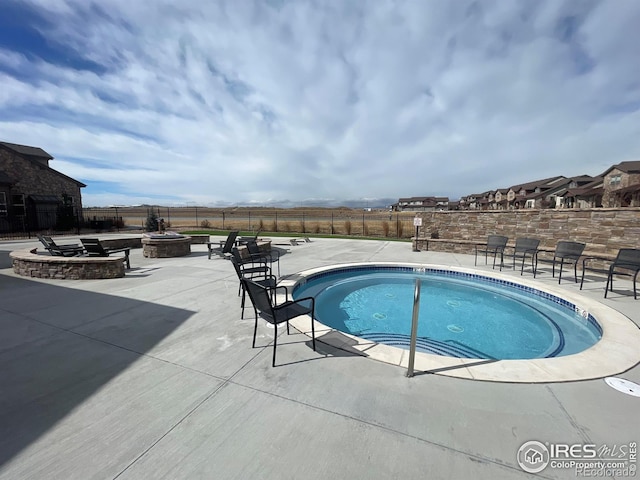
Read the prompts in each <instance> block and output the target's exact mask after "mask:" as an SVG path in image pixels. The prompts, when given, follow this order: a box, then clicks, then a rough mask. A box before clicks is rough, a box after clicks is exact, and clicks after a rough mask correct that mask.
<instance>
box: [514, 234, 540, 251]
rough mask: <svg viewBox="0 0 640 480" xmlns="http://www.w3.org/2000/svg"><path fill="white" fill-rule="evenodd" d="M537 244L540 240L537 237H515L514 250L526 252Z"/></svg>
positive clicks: (536, 247)
mask: <svg viewBox="0 0 640 480" xmlns="http://www.w3.org/2000/svg"><path fill="white" fill-rule="evenodd" d="M539 245H540V240H538V239H537V238H527V237H522V238H516V246H515V251H516V252H528V251H532V250H533V251H535V250H537V249H538V246H539Z"/></svg>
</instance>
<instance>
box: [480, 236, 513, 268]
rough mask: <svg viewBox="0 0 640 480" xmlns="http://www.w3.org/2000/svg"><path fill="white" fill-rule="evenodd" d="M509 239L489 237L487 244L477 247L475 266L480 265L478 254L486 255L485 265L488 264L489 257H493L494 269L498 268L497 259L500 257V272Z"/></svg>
mask: <svg viewBox="0 0 640 480" xmlns="http://www.w3.org/2000/svg"><path fill="white" fill-rule="evenodd" d="M508 241H509V237H504V236H502V235H489V236H488V237H487V243H486V244H484V243H483V244H479V245H476V255H475V262H474V265H478V253H484V264H485V265H486V264H487V257H488V256H489V255H493V268H496V257H497V256H498V255H500V270H502V265H503V263H504V249H505V248H506V246H507V242H508Z"/></svg>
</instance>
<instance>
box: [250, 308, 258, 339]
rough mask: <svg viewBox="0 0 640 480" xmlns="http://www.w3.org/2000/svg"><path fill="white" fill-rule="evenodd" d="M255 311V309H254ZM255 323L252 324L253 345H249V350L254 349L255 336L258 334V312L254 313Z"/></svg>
mask: <svg viewBox="0 0 640 480" xmlns="http://www.w3.org/2000/svg"><path fill="white" fill-rule="evenodd" d="M254 311H255V308H254ZM255 313H256V321H255V323H254V324H253V343H251V348H256V334H257V333H258V312H257V311H256V312H255Z"/></svg>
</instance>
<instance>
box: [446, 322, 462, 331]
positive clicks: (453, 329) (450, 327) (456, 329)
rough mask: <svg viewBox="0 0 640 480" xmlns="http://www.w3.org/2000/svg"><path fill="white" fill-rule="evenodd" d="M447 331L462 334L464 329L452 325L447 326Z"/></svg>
mask: <svg viewBox="0 0 640 480" xmlns="http://www.w3.org/2000/svg"><path fill="white" fill-rule="evenodd" d="M447 330H449V331H450V332H453V333H462V332H464V328H462V327H461V326H460V325H454V324H453V323H452V324H451V325H447Z"/></svg>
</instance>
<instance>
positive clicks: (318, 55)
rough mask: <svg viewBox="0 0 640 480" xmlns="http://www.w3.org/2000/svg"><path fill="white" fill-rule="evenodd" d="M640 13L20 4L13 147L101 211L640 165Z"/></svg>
mask: <svg viewBox="0 0 640 480" xmlns="http://www.w3.org/2000/svg"><path fill="white" fill-rule="evenodd" d="M638 25H640V2H639V1H637V0H608V1H588V0H580V1H577V0H575V1H568V2H563V1H560V0H551V1H538V0H535V1H534V0H522V1H508V0H500V1H465V0H456V1H451V0H417V1H413V2H412V1H402V0H389V1H386V0H371V1H366V0H351V1H348V0H335V1H330V0H326V1H325V0H291V1H288V0H253V1H252V0H230V1H222V0H221V1H203V0H193V1H191V0H180V1H176V0H100V1H91V0H55V1H54V0H19V1H17V0H2V1H0V85H1V88H0V141H8V142H13V143H21V144H26V145H32V146H38V147H41V148H43V149H44V150H46V151H47V152H48V153H50V154H51V155H53V156H54V157H55V160H53V161H52V162H51V166H52V167H53V168H55V169H57V170H59V171H61V172H63V173H65V174H67V175H69V176H71V177H73V178H76V179H78V180H80V181H82V182H84V183H86V184H87V187H86V188H85V189H84V190H83V203H84V204H85V205H86V206H94V205H109V204H133V203H158V204H163V205H185V204H189V203H190V202H196V203H198V204H202V205H207V204H217V203H231V204H233V203H247V202H256V203H259V204H268V203H270V202H275V201H283V200H289V201H291V202H292V203H294V204H295V203H297V202H300V203H304V202H309V201H312V202H322V201H336V202H338V203H339V202H340V201H341V200H344V199H371V198H392V199H393V198H395V199H397V198H398V197H405V196H422V195H424V196H426V195H438V196H449V197H451V198H452V199H457V198H459V197H460V195H465V194H470V193H474V192H482V191H486V190H490V189H495V188H502V187H509V186H511V185H514V184H518V183H523V182H527V181H531V180H535V179H539V178H545V177H549V176H555V175H565V176H575V175H580V174H589V175H597V174H599V173H602V172H603V171H604V170H606V168H607V167H609V166H610V165H613V164H616V163H618V162H620V161H624V160H633V159H640V53H639V50H638V45H640V29H639V28H638Z"/></svg>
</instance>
